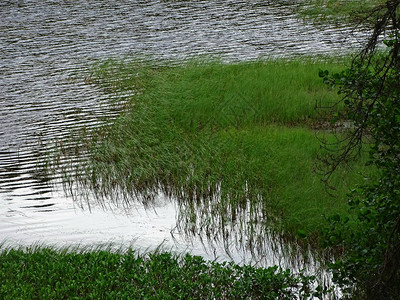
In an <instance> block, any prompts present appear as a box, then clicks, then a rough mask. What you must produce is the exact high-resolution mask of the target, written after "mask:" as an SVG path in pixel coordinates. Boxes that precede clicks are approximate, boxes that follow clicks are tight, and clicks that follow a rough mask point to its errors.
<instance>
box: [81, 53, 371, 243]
mask: <svg viewBox="0 0 400 300" xmlns="http://www.w3.org/2000/svg"><path fill="white" fill-rule="evenodd" d="M340 62H341V63H343V60H342V61H340ZM340 68H341V64H340V63H338V62H337V61H333V60H331V61H329V60H328V61H313V60H311V59H303V60H301V61H300V60H293V61H285V60H271V61H259V62H246V63H236V64H224V63H219V62H199V61H191V62H187V63H185V64H177V65H175V66H168V65H166V64H160V63H159V64H156V63H146V64H143V63H140V62H137V61H130V62H121V61H112V60H110V61H107V62H105V63H99V64H97V65H96V66H95V68H94V69H93V70H92V75H91V78H90V80H92V81H93V82H97V83H100V84H101V85H102V86H103V87H104V88H106V89H107V90H110V91H111V90H112V91H114V92H117V93H118V92H120V91H128V90H131V91H134V94H135V95H134V96H133V97H132V99H131V103H130V105H129V107H128V108H127V110H126V112H125V113H123V114H122V115H121V116H120V118H119V119H117V120H116V121H115V123H114V124H113V126H111V127H110V128H107V129H106V130H102V131H100V132H98V135H97V136H95V138H94V139H93V140H94V141H95V142H94V143H93V145H92V147H91V148H90V151H91V152H90V153H91V154H90V160H89V163H88V164H87V165H85V166H84V170H82V169H81V170H80V174H79V176H78V177H79V180H80V183H81V184H82V185H83V186H84V189H86V190H87V189H88V188H89V189H90V190H92V192H93V193H94V194H95V195H96V197H97V198H98V199H112V200H113V201H132V200H133V199H136V200H138V199H139V200H140V201H142V202H143V203H145V204H151V201H152V200H153V199H154V198H155V196H156V195H157V194H159V193H160V192H164V193H165V194H166V195H168V196H169V197H171V198H174V199H176V200H177V201H178V203H179V207H180V212H181V214H180V217H179V220H180V221H181V222H182V223H183V225H182V227H184V228H186V230H187V231H188V232H189V231H193V232H194V231H196V230H198V229H199V230H200V231H203V232H206V233H207V234H208V235H210V233H213V232H216V231H221V230H222V231H224V230H225V229H226V228H228V227H229V226H230V224H232V223H237V222H239V223H240V222H250V223H262V224H267V225H268V226H270V227H272V228H274V229H275V230H276V232H286V233H287V234H288V235H290V234H292V236H296V233H297V232H302V233H306V235H309V236H311V235H315V234H317V232H318V231H319V230H320V229H321V227H322V226H323V224H324V222H325V220H324V215H325V214H331V213H345V211H346V210H347V206H346V201H345V198H346V193H347V192H348V191H349V187H351V186H353V185H354V184H355V183H357V182H359V181H360V180H361V179H362V177H363V176H364V175H363V173H365V172H366V171H367V169H366V168H365V167H364V166H363V162H359V163H357V164H356V163H354V164H352V165H351V166H350V167H349V168H348V169H345V168H343V169H341V170H339V171H338V172H337V173H336V175H335V176H334V177H333V178H332V182H331V184H332V185H334V186H335V187H336V191H333V192H332V193H331V194H334V195H333V196H332V195H329V194H328V193H327V188H326V186H325V185H324V184H323V183H322V182H321V181H320V179H321V176H320V175H319V174H318V172H316V170H315V162H316V160H317V157H318V156H320V155H324V152H323V150H322V149H321V148H320V143H319V141H318V139H316V138H315V130H314V129H313V128H314V127H321V123H324V122H325V120H324V117H323V112H322V116H321V113H319V112H318V111H316V109H315V106H316V103H317V104H318V105H322V106H325V105H330V104H332V103H334V102H336V101H337V100H338V95H337V93H336V91H335V90H331V89H329V88H328V87H326V86H325V85H324V84H323V83H322V82H321V80H320V79H319V78H318V72H319V70H321V69H330V70H332V69H333V70H335V69H337V70H338V69H340ZM320 133H321V134H324V135H326V138H328V139H329V138H332V137H331V136H330V135H329V134H327V133H326V134H325V133H324V131H321V132H320ZM121 191H122V198H118V195H121ZM104 201H105V200H104ZM249 230H250V231H251V230H252V229H251V226H250V229H249ZM247 233H248V232H244V233H243V234H247Z"/></svg>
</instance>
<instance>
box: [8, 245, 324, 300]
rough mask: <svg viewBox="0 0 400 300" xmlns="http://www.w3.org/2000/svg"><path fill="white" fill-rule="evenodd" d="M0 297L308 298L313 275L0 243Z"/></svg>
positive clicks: (195, 259) (312, 288) (197, 260)
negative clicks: (15, 247) (4, 247)
mask: <svg viewBox="0 0 400 300" xmlns="http://www.w3.org/2000/svg"><path fill="white" fill-rule="evenodd" d="M1 250H2V251H1V253H0V282H1V284H0V297H1V299H4V300H7V299H78V298H79V299H81V298H83V299H244V298H246V299H249V298H250V299H297V298H298V299H300V298H301V299H311V298H313V294H315V295H320V294H321V292H322V288H318V289H317V288H315V286H314V283H315V278H314V277H311V276H304V275H303V274H294V273H291V272H290V271H289V270H282V269H278V267H269V268H255V267H252V266H239V265H236V264H233V263H217V262H209V261H205V260H204V259H203V258H201V257H198V256H191V255H188V254H187V255H185V256H180V257H178V256H175V255H172V254H171V253H167V252H165V253H149V254H147V255H137V254H136V253H135V252H134V251H132V250H129V251H127V252H124V253H122V252H110V251H103V250H96V251H86V252H85V251H73V252H71V251H68V250H62V249H61V250H55V249H52V248H28V249H10V248H9V249H1Z"/></svg>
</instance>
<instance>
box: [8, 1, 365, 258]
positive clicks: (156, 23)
mask: <svg viewBox="0 0 400 300" xmlns="http://www.w3.org/2000/svg"><path fill="white" fill-rule="evenodd" d="M293 5H295V4H293V1H283V0H280V1H277V0H276V1H252V0H245V1H241V0H231V1H226V0H224V1H222V0H219V1H217V0H202V1H200V0H195V1H178V0H176V1H166V0H165V1H162V0H156V1H147V0H139V1H128V0H120V1H108V0H74V1H67V0H64V1H50V0H26V1H23V0H20V1H17V0H15V1H5V0H3V1H1V2H0V241H4V242H5V243H6V244H8V245H14V246H15V245H31V244H50V245H55V246H65V245H84V246H88V245H102V244H107V243H110V242H112V243H114V244H115V245H122V246H126V245H132V246H133V247H135V248H138V249H141V250H146V249H147V250H152V249H155V248H156V247H157V246H159V245H160V244H161V245H162V246H163V247H165V248H168V249H174V250H175V251H178V252H182V251H191V252H192V253H193V254H198V255H203V256H204V257H206V258H211V259H213V258H215V257H219V258H220V259H225V258H228V256H227V254H226V252H225V250H224V247H222V246H219V245H218V244H214V245H213V246H211V245H203V244H202V243H201V240H200V239H199V238H196V237H194V238H192V239H191V240H188V239H186V238H184V237H183V235H181V234H180V232H179V230H178V229H177V228H175V225H176V224H175V223H176V217H177V216H176V214H177V212H176V211H177V210H176V207H175V204H174V202H173V201H172V202H171V201H168V200H167V199H165V198H164V197H163V196H162V195H160V198H159V201H158V202H157V203H158V204H157V205H156V206H155V207H154V208H153V209H151V210H145V209H144V208H143V207H142V206H140V204H132V206H131V207H129V208H127V207H124V208H120V207H115V206H112V205H110V206H109V207H107V208H105V207H103V206H96V205H92V206H91V209H90V210H89V209H88V208H87V207H85V206H83V207H81V205H79V203H76V202H74V200H73V199H72V198H71V197H69V196H67V195H66V194H65V193H64V192H63V189H62V188H61V185H57V184H56V183H55V182H56V180H58V179H57V178H51V177H49V176H48V175H44V174H42V172H41V171H40V170H41V169H42V168H41V167H42V166H43V164H45V160H43V155H44V154H45V153H44V151H45V148H44V147H43V145H44V144H48V143H51V142H52V141H54V140H56V139H62V138H63V137H65V136H68V135H69V134H70V133H71V131H72V130H74V129H77V128H80V127H83V126H85V127H86V128H93V127H96V126H100V125H102V124H104V123H105V122H109V121H110V120H112V119H113V118H115V117H116V116H117V115H118V111H119V110H118V108H116V107H115V106H110V105H109V103H110V102H109V100H108V99H109V98H110V97H111V96H110V95H106V94H104V93H103V91H102V90H100V89H99V88H98V87H96V86H94V85H92V84H90V83H87V82H86V81H85V80H84V79H85V72H86V71H87V70H88V67H89V66H90V65H91V64H92V63H93V62H94V61H96V60H98V59H106V58H109V57H113V58H116V57H117V58H118V57H129V56H132V55H134V56H137V55H139V56H140V55H146V56H152V57H155V58H160V59H185V58H189V57H193V56H197V55H208V56H210V55H212V56H218V57H221V58H222V59H224V60H226V61H236V60H254V59H260V58H261V59H262V58H266V57H291V56H295V55H304V54H307V55H310V54H311V53H312V54H313V55H317V54H330V53H335V52H338V51H342V52H343V51H348V50H350V49H353V48H354V47H357V46H358V45H359V40H361V39H362V37H363V36H364V34H363V33H361V32H353V31H351V30H350V29H348V28H347V27H345V26H337V25H335V24H325V25H324V26H315V25H313V24H311V23H309V22H306V21H302V20H300V19H299V18H297V17H296V15H295V14H294V12H293V9H291V8H292V7H291V6H293ZM270 251H271V253H270V254H267V255H264V256H263V258H260V261H261V260H262V264H271V263H276V262H277V261H278V262H279V260H280V258H279V257H276V255H275V258H274V255H273V250H272V249H270ZM233 252H234V253H233V254H232V253H231V254H232V256H233V258H234V260H236V261H238V262H240V261H247V260H249V257H250V254H249V253H246V249H242V250H241V251H239V250H237V251H236V252H235V251H233Z"/></svg>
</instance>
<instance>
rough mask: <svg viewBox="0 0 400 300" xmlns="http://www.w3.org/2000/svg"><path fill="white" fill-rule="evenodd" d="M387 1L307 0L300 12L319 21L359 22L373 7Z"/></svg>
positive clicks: (301, 6)
mask: <svg viewBox="0 0 400 300" xmlns="http://www.w3.org/2000/svg"><path fill="white" fill-rule="evenodd" d="M385 2H386V1H385V0H363V1H358V0H346V1H343V0H307V1H303V2H302V4H301V5H300V9H299V13H300V15H303V16H307V17H311V18H314V19H315V20H319V21H325V22H326V20H335V21H337V22H341V23H342V22H343V21H346V22H353V23H354V22H356V23H358V22H360V21H361V20H364V19H365V18H366V17H367V16H368V15H369V13H370V12H371V10H372V9H373V8H375V7H376V6H378V5H382V4H384V3H385Z"/></svg>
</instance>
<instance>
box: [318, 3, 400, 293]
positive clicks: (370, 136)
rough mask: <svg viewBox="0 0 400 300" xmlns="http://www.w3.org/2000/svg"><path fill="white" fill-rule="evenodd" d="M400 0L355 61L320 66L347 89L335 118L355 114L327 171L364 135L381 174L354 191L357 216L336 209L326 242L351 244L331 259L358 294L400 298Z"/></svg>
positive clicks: (386, 9)
mask: <svg viewBox="0 0 400 300" xmlns="http://www.w3.org/2000/svg"><path fill="white" fill-rule="evenodd" d="M399 5H400V1H399V0H391V1H387V3H386V5H385V6H383V7H380V14H379V15H380V17H379V18H378V19H377V20H376V22H375V27H374V31H373V34H372V36H371V38H370V39H369V41H368V43H367V45H366V47H365V49H364V50H363V51H362V52H361V53H360V55H359V56H357V57H356V58H355V59H354V61H353V63H352V65H351V67H350V68H349V69H347V70H345V71H343V72H341V73H336V74H332V75H330V74H329V72H327V71H325V72H321V74H320V75H321V76H323V77H324V80H325V81H326V82H327V83H329V84H331V85H338V86H339V87H340V92H341V93H342V94H344V98H343V101H344V105H345V110H343V112H341V113H339V114H336V115H335V119H334V120H333V121H334V122H338V121H339V122H340V121H343V120H345V121H350V122H351V130H349V131H348V136H347V138H346V139H344V140H342V141H340V143H341V145H342V146H341V147H339V149H340V151H339V152H338V154H337V155H334V156H331V157H330V158H329V159H328V160H327V162H328V166H329V170H328V175H329V174H331V173H332V172H333V171H334V170H335V168H336V167H337V166H338V164H340V163H341V162H343V161H345V160H347V159H349V158H351V157H354V155H355V154H357V153H358V151H359V149H360V147H361V145H362V143H363V142H367V143H369V144H370V145H371V147H370V153H369V158H370V159H369V164H373V165H374V166H376V167H377V169H378V170H379V176H377V177H371V178H367V179H366V181H365V183H364V184H363V185H361V186H360V187H358V188H356V189H354V190H353V192H352V193H351V194H350V200H349V206H350V210H351V211H353V212H354V215H355V216H356V218H355V219H353V220H352V219H349V218H348V217H343V216H340V215H334V216H332V217H330V218H329V221H330V222H331V225H330V228H328V229H327V230H326V239H327V244H328V245H330V246H336V247H343V248H344V249H345V255H344V257H343V258H342V259H340V260H338V261H336V262H335V263H333V264H332V265H331V267H332V269H333V271H334V276H335V277H334V279H335V280H336V281H337V282H339V283H340V284H342V285H344V286H347V287H348V292H350V293H352V297H353V298H355V297H358V298H360V299H399V298H400V56H399V50H400V24H399V21H400V20H399V14H398V12H399V9H398V7H399ZM382 35H385V36H386V37H387V38H386V39H384V41H383V43H384V44H385V45H386V47H387V49H386V50H384V51H383V52H381V51H377V45H378V44H379V41H380V40H379V39H380V37H381V36H382ZM354 224H355V226H354ZM351 287H355V288H351Z"/></svg>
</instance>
